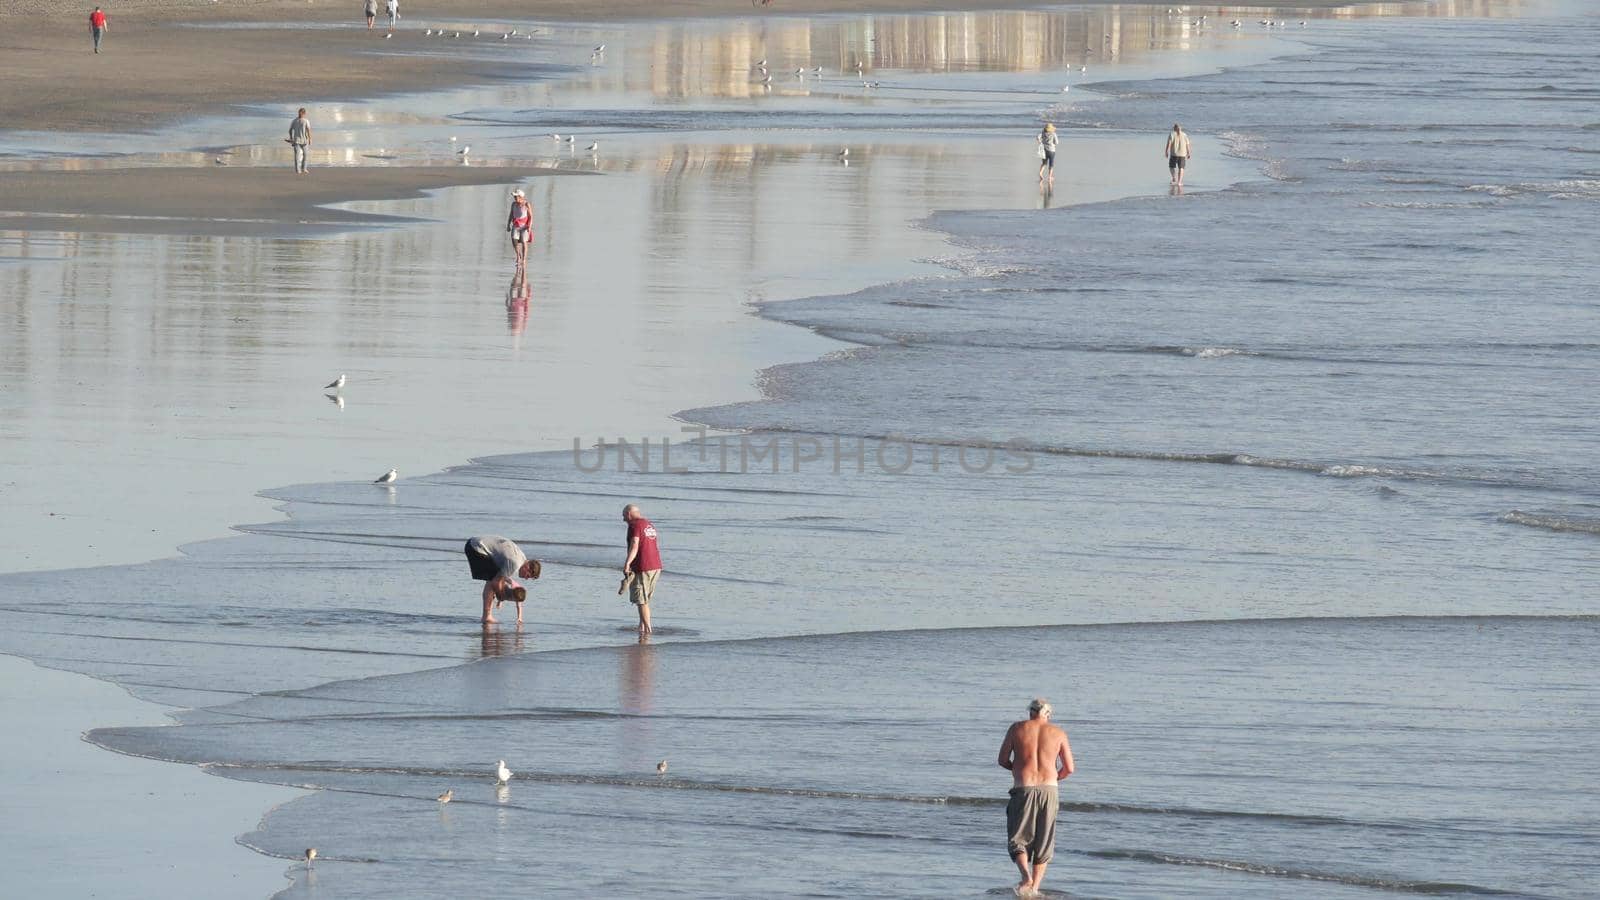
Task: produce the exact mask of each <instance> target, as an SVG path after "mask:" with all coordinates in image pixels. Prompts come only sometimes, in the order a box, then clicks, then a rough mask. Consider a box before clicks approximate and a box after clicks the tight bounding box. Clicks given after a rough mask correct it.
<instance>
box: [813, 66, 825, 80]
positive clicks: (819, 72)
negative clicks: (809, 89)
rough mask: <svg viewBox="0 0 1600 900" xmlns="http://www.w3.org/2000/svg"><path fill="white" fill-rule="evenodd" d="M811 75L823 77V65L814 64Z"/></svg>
mask: <svg viewBox="0 0 1600 900" xmlns="http://www.w3.org/2000/svg"><path fill="white" fill-rule="evenodd" d="M811 76H812V77H813V78H821V77H822V67H821V66H814V67H813V68H812V69H811Z"/></svg>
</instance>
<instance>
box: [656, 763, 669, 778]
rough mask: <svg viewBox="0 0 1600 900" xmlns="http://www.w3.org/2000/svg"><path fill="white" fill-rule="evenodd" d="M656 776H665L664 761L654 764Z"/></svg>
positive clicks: (665, 765) (665, 766)
mask: <svg viewBox="0 0 1600 900" xmlns="http://www.w3.org/2000/svg"><path fill="white" fill-rule="evenodd" d="M656 774H657V775H665V774H667V761H666V760H664V759H663V760H662V761H661V762H658V763H656Z"/></svg>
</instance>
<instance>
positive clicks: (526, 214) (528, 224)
mask: <svg viewBox="0 0 1600 900" xmlns="http://www.w3.org/2000/svg"><path fill="white" fill-rule="evenodd" d="M506 231H507V232H509V233H510V234H511V249H512V250H514V251H515V252H516V254H517V268H521V267H522V266H524V265H526V264H527V262H528V245H529V244H531V243H533V205H532V204H530V203H529V202H528V195H527V194H524V193H523V192H522V188H517V189H516V190H514V191H512V192H511V214H510V215H509V216H507V217H506Z"/></svg>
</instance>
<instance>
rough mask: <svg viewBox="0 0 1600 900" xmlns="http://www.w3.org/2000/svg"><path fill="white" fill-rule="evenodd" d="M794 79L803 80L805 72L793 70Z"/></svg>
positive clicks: (803, 70)
mask: <svg viewBox="0 0 1600 900" xmlns="http://www.w3.org/2000/svg"><path fill="white" fill-rule="evenodd" d="M794 77H796V78H804V77H806V70H805V69H795V70H794Z"/></svg>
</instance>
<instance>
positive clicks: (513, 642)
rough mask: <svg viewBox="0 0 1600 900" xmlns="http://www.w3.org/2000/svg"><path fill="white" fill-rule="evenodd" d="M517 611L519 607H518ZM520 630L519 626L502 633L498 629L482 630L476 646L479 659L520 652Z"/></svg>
mask: <svg viewBox="0 0 1600 900" xmlns="http://www.w3.org/2000/svg"><path fill="white" fill-rule="evenodd" d="M518 608H519V609H520V608H521V607H518ZM522 643H523V642H522V628H521V627H520V626H519V627H517V628H515V629H513V630H511V631H506V632H502V631H501V630H500V629H498V628H485V629H483V635H482V639H481V640H480V642H479V646H478V655H479V656H480V657H488V656H506V655H508V654H516V653H521V652H522Z"/></svg>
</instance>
